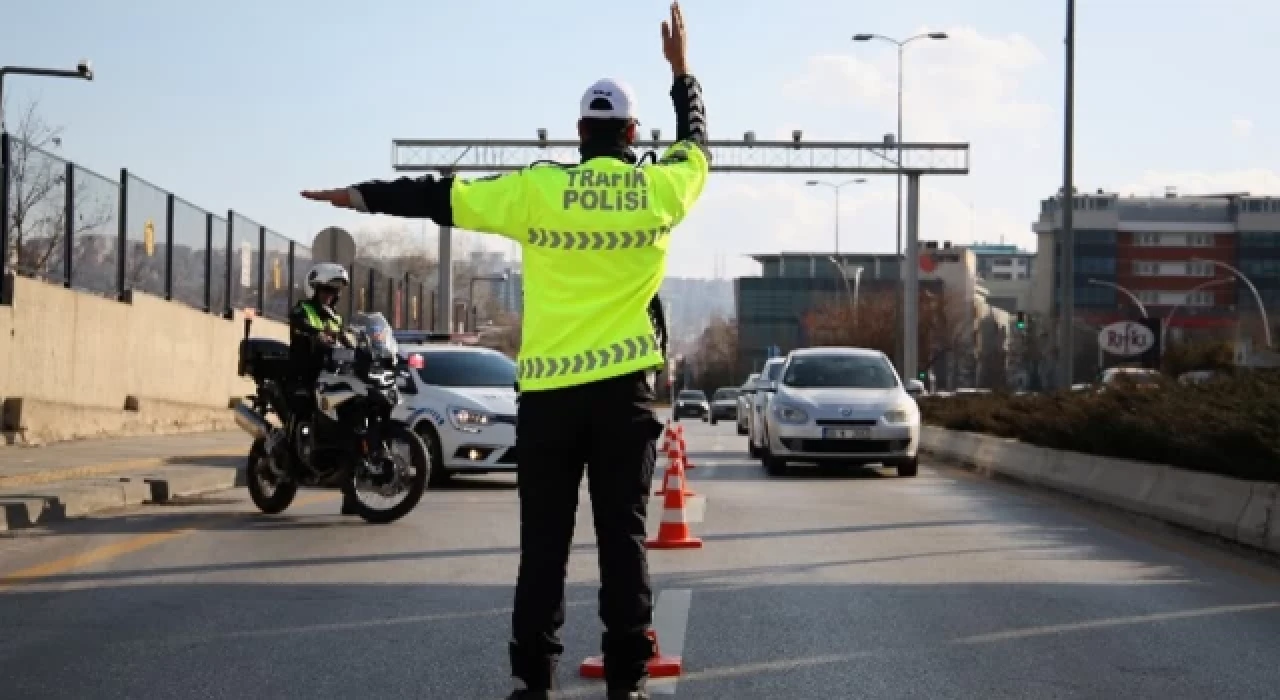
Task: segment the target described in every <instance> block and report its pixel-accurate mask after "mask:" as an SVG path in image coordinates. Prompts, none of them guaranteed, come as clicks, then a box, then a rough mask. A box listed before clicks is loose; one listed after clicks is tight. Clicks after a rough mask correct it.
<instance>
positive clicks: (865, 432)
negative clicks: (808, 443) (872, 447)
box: [823, 428, 871, 440]
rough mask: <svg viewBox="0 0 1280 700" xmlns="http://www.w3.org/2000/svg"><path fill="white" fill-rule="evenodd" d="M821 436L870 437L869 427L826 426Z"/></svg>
mask: <svg viewBox="0 0 1280 700" xmlns="http://www.w3.org/2000/svg"><path fill="white" fill-rule="evenodd" d="M823 437H825V438H827V439H828V440H866V439H868V438H870V437H871V428H827V429H826V431H825V432H824V434H823Z"/></svg>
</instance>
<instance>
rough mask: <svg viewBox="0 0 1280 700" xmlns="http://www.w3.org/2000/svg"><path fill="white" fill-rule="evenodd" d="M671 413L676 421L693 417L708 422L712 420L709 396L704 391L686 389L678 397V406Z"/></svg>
mask: <svg viewBox="0 0 1280 700" xmlns="http://www.w3.org/2000/svg"><path fill="white" fill-rule="evenodd" d="M671 413H672V418H673V419H675V420H680V419H681V418H684V417H686V416H692V417H694V418H701V419H702V420H704V421H707V420H710V419H711V403H710V402H709V401H707V395H706V394H705V393H703V392H702V391H700V390H698V389H685V390H684V391H682V392H680V393H679V394H678V395H676V405H675V408H674V410H673V411H672V412H671Z"/></svg>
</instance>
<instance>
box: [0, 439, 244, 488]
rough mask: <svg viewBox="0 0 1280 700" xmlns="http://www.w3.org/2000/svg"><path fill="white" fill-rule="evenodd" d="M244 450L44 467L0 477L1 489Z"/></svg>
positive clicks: (177, 463) (238, 454)
mask: <svg viewBox="0 0 1280 700" xmlns="http://www.w3.org/2000/svg"><path fill="white" fill-rule="evenodd" d="M244 454H245V450H244V449H236V450H230V449H227V450H210V451H207V452H200V453H197V454H190V455H180V456H176V457H142V458H139V459H122V460H119V461H116V462H103V463H101V464H85V465H82V466H79V467H58V468H53V469H42V470H40V471H36V472H31V473H29V474H15V475H12V476H0V488H11V487H14V486H35V485H38V484H50V483H54V482H58V481H70V480H72V479H88V478H92V477H96V476H111V475H114V474H124V473H127V472H137V471H146V470H148V469H158V468H160V467H171V466H181V465H182V463H183V462H186V461H195V460H200V459H210V458H216V457H241V456H244Z"/></svg>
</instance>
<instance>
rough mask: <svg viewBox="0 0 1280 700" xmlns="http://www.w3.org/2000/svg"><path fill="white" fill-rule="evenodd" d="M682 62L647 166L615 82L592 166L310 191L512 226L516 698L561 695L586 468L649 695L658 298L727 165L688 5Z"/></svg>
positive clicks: (611, 628) (669, 39)
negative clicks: (716, 164)
mask: <svg viewBox="0 0 1280 700" xmlns="http://www.w3.org/2000/svg"><path fill="white" fill-rule="evenodd" d="M662 34H663V53H664V54H665V56H666V58H667V61H668V62H669V63H670V64H671V69H672V73H673V77H674V85H673V86H672V88H671V98H672V100H673V102H674V105H675V112H676V142H675V143H674V144H673V145H672V146H671V147H670V148H668V149H667V150H666V152H665V153H664V154H663V155H662V157H661V158H660V159H658V161H657V162H656V163H651V164H645V165H642V164H639V162H638V159H637V157H636V155H635V153H634V151H633V150H632V148H631V147H632V144H634V142H635V138H636V128H637V125H638V122H637V120H636V110H635V101H634V99H633V97H632V94H631V92H630V90H629V89H628V88H627V87H626V86H625V85H623V84H621V83H619V82H617V81H613V80H601V81H599V82H597V83H596V84H594V85H592V86H591V87H590V88H588V90H587V91H586V93H585V94H584V95H583V97H582V101H581V112H580V117H581V118H580V120H579V122H578V134H579V137H580V139H581V145H580V146H579V151H580V153H581V156H582V158H581V162H580V163H579V164H578V165H572V166H569V165H559V164H535V165H533V166H531V167H528V168H525V169H523V170H520V171H518V172H514V173H510V174H507V175H503V176H501V177H490V178H481V179H477V180H471V181H467V180H461V179H455V178H451V177H445V178H440V179H437V178H435V177H433V176H430V175H428V176H425V177H422V178H418V179H409V178H400V179H398V180H395V181H391V182H382V181H372V182H365V183H362V184H358V185H355V186H352V187H347V188H341V189H336V190H326V191H318V192H315V191H309V192H303V193H302V194H303V196H304V197H307V198H309V199H314V200H319V201H327V202H330V203H331V204H333V205H335V206H339V207H348V208H352V209H356V210H358V211H364V212H371V213H378V214H389V215H392V216H403V217H420V218H429V219H431V220H433V221H435V222H436V223H437V224H438V225H441V226H458V227H460V228H464V229H469V230H472V231H481V232H488V233H496V234H499V235H503V236H506V237H508V238H511V239H513V240H515V241H517V242H519V243H520V244H521V246H522V250H523V257H524V272H525V305H524V307H525V315H524V319H523V343H522V347H521V349H520V355H519V359H518V363H517V366H518V379H519V386H520V391H521V398H520V405H519V416H518V428H517V436H516V445H517V450H518V452H519V455H520V458H519V467H518V480H519V496H520V572H519V578H518V581H517V583H516V595H515V612H514V614H513V616H512V627H513V639H512V641H511V644H510V654H511V666H512V675H514V676H515V677H516V679H517V680H518V681H521V682H522V685H523V686H524V687H523V688H520V689H518V690H516V692H515V693H514V694H513V695H512V696H511V698H513V699H518V698H526V699H528V700H536V699H538V698H549V697H551V695H550V691H551V689H552V688H553V686H554V683H555V670H556V666H557V663H558V661H559V657H560V655H561V654H562V653H563V651H564V647H563V646H562V644H561V642H560V638H559V630H560V628H561V627H562V626H563V625H564V618H565V604H564V589H565V575H566V567H567V564H568V559H569V550H570V542H571V540H572V538H573V529H574V520H575V516H576V513H577V506H578V488H579V484H580V483H581V480H582V475H583V471H584V465H585V470H586V473H587V476H588V481H589V488H590V494H591V507H592V514H593V519H594V521H595V527H596V540H597V543H598V546H599V550H600V558H599V564H600V583H601V587H600V618H601V620H602V621H603V622H604V626H605V632H604V636H603V640H602V647H603V652H604V664H605V679H606V684H607V687H608V696H609V698H611V699H615V698H616V699H626V700H639V699H643V698H647V697H648V695H647V694H646V693H645V690H644V682H645V680H646V679H647V671H646V666H645V664H646V661H647V660H648V659H649V658H650V657H651V656H652V655H653V644H652V642H651V641H650V640H649V638H648V637H647V635H646V633H647V631H648V629H649V627H650V625H651V624H652V620H653V592H652V589H651V587H650V583H649V572H648V563H647V560H646V555H645V547H644V539H645V525H646V510H647V508H646V506H647V503H648V498H649V489H650V487H651V481H652V478H653V472H654V465H655V461H656V455H655V442H656V440H657V438H658V436H659V435H660V434H661V432H662V424H661V422H660V421H659V420H658V419H657V417H656V415H655V414H654V411H653V399H654V389H653V386H652V383H651V373H652V372H654V371H656V370H659V369H661V368H662V367H663V356H662V351H661V348H660V343H659V340H658V338H657V337H656V334H655V330H656V329H655V328H654V322H653V321H652V320H651V318H650V314H649V306H650V304H651V302H652V300H654V297H655V295H656V294H657V292H658V288H659V286H660V285H661V283H662V279H663V277H664V274H665V270H666V257H667V249H668V246H669V244H670V240H671V235H672V229H673V228H674V227H675V226H676V225H677V224H679V223H680V222H681V221H682V220H683V219H684V218H685V215H686V214H688V212H689V210H690V209H691V208H692V207H693V205H694V203H695V202H696V201H697V199H698V197H699V196H700V195H701V193H702V190H703V186H704V185H705V183H706V180H707V175H708V172H709V168H710V154H709V152H708V149H707V141H706V116H705V113H704V107H703V103H702V89H701V86H700V85H699V83H698V81H697V80H696V79H695V78H694V77H693V76H692V75H690V73H689V70H688V66H687V64H686V62H685V31H684V20H683V17H682V15H681V12H680V8H679V5H678V3H677V4H672V6H671V20H670V22H663V23H662Z"/></svg>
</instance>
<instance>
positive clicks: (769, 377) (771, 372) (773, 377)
mask: <svg viewBox="0 0 1280 700" xmlns="http://www.w3.org/2000/svg"><path fill="white" fill-rule="evenodd" d="M784 366H786V363H785V362H782V361H778V362H774V363H772V364H770V365H769V366H768V367H765V368H764V372H762V373H761V374H762V375H763V376H764V379H765V380H766V381H770V382H776V381H778V378H779V377H781V376H782V368H783V367H784Z"/></svg>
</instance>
